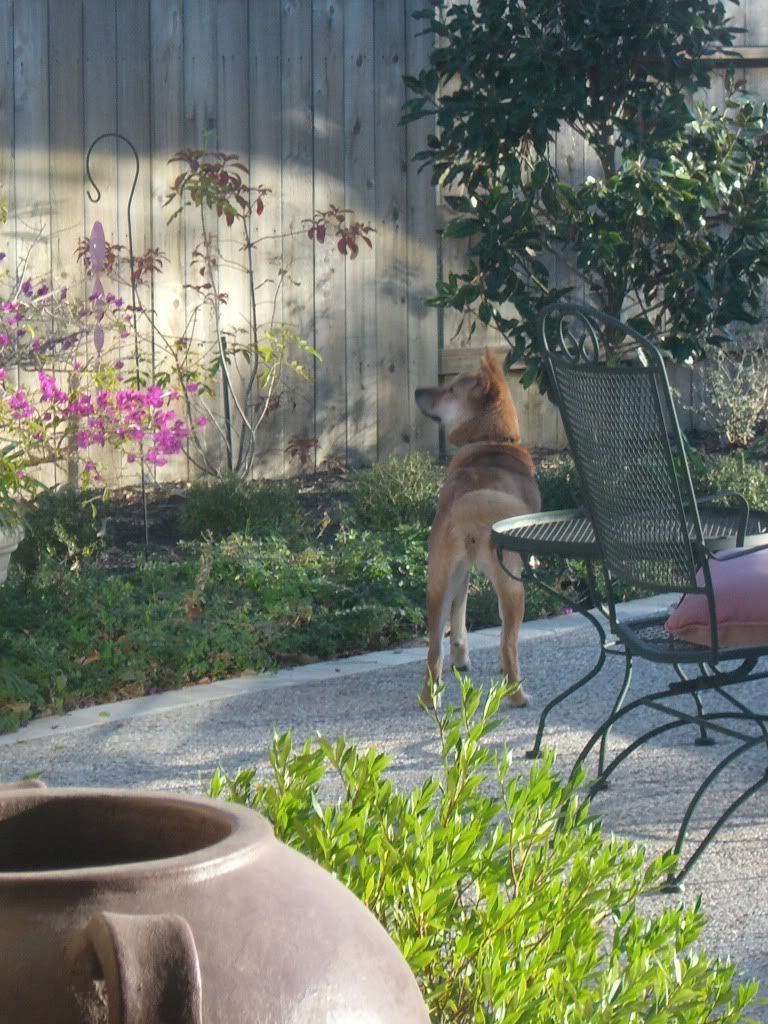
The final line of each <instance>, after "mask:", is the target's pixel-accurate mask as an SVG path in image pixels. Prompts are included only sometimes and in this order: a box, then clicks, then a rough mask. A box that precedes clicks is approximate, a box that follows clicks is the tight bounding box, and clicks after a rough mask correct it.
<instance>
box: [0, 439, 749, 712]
mask: <svg viewBox="0 0 768 1024" xmlns="http://www.w3.org/2000/svg"><path fill="white" fill-rule="evenodd" d="M759 441H760V439H758V442H756V444H755V446H754V447H753V448H751V449H747V450H745V451H744V452H740V453H736V454H725V453H717V454H706V453H693V455H692V459H691V465H692V470H693V474H694V484H695V486H696V489H697V491H698V492H699V493H701V494H706V493H713V492H716V491H724V490H738V491H741V492H743V493H744V494H745V495H746V496H747V498H748V500H749V501H750V503H751V504H752V506H753V507H755V508H768V475H766V471H765V461H764V458H765V453H764V450H763V448H762V447H761V444H760V443H759ZM441 472H442V471H441V470H440V467H437V466H435V464H434V463H433V462H432V461H431V460H429V459H428V458H426V457H425V456H421V455H417V456H410V457H408V458H406V459H400V460H392V461H390V462H387V463H384V464H382V465H380V466H377V467H374V468H373V469H370V470H358V471H355V472H354V473H350V474H343V475H336V476H329V475H325V474H322V475H318V476H314V477H307V478H305V479H303V480H302V479H300V480H298V481H288V482H281V483H269V482H265V483H253V482H251V483H248V482H246V481H243V480H238V479H228V480H225V481H222V482H213V483H210V482H207V483H206V482H203V483H200V484H197V485H195V486H194V487H192V488H191V489H188V490H181V489H177V490H175V491H174V492H173V493H171V494H170V495H166V494H164V492H160V493H159V495H158V496H156V498H155V500H154V502H152V504H151V508H152V513H153V516H154V524H153V531H152V536H153V537H154V538H155V539H156V541H157V543H156V544H155V546H154V547H153V548H151V549H150V550H149V551H148V552H146V551H145V550H144V547H143V544H142V543H141V539H142V537H143V526H142V522H141V503H140V501H138V500H136V501H135V502H134V504H133V505H130V504H129V505H127V506H126V505H125V504H124V503H123V504H121V502H120V501H119V500H118V498H117V497H116V498H115V499H113V500H112V501H109V502H108V501H105V500H104V499H103V498H100V497H98V496H91V497H90V498H88V497H85V498H84V497H83V496H78V495H77V494H76V493H75V492H73V491H68V490H66V489H63V490H59V491H44V492H42V493H41V494H40V495H38V498H37V500H36V501H35V503H34V504H33V506H32V507H31V510H30V512H29V513H28V516H27V523H26V527H27V536H26V538H25V540H24V541H23V543H22V545H21V547H20V548H19V550H18V551H17V552H16V553H15V554H14V556H13V559H12V562H11V572H10V575H9V578H8V580H7V582H6V584H5V585H4V586H3V587H0V729H12V728H15V727H16V726H17V725H18V724H19V723H20V722H22V721H24V720H25V719H27V718H29V717H30V716H33V715H40V714H48V713H51V712H60V711H64V710H68V709H71V708H73V707H78V706H81V705H83V704H90V703H98V702H103V701H109V700H113V699H116V698H120V697H134V696H141V695H143V694H146V693H151V692H153V691H155V690H160V689H169V688H173V687H177V686H182V685H188V684H191V683H201V682H205V681H210V680H212V679H215V678H224V677H226V676H228V675H232V674H235V673H241V672H246V671H254V672H259V671H263V670H267V669H273V668H276V667H280V666H284V665H289V664H297V663H307V662H311V661H317V660H320V659H325V658H333V657H341V656H344V655H351V654H359V653H363V652H365V651H369V650H375V649H377V648H380V647H384V646H390V645H397V644H402V643H405V642H409V641H416V642H418V638H420V637H421V636H423V632H424V625H425V623H424V614H425V609H424V593H425V585H426V562H427V540H428V535H429V524H430V522H431V518H432V513H433V509H434V504H435V501H436V497H437V491H438V489H439V483H440V478H441ZM539 480H540V485H541V490H542V495H543V500H544V506H545V508H550V509H551V508H564V507H570V506H573V505H576V504H578V488H577V486H576V481H575V476H574V470H573V464H572V462H571V460H570V459H569V457H568V456H566V455H556V456H551V457H548V458H541V459H539ZM163 516H165V518H163ZM132 517H133V518H132ZM131 531H133V532H131ZM544 570H545V571H546V574H547V578H548V579H549V580H550V582H552V583H553V584H554V585H555V587H556V588H557V589H558V592H559V594H560V595H561V596H560V597H559V598H553V597H549V596H547V595H544V594H542V592H541V591H539V590H537V589H536V588H534V587H529V588H528V592H527V601H526V616H527V617H528V618H539V617H540V616H542V615H548V614H553V613H558V612H561V611H563V610H566V609H568V608H571V607H573V606H574V604H576V603H577V602H578V601H580V600H582V599H583V598H584V597H585V596H586V594H585V590H584V584H583V566H580V565H579V564H578V563H571V564H569V565H564V564H562V563H552V564H551V565H550V564H547V565H546V566H544ZM627 596H628V597H629V596H635V595H630V594H628V595H627ZM468 611H469V614H468V621H469V624H470V627H471V628H480V627H482V626H490V625H497V624H498V610H497V606H496V597H495V594H494V593H493V590H492V588H491V587H490V586H488V585H487V584H486V582H485V581H484V580H483V579H482V578H481V577H479V576H475V577H474V578H473V580H472V584H471V590H470V601H469V609H468Z"/></svg>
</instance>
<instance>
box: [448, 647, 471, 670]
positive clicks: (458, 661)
mask: <svg viewBox="0 0 768 1024" xmlns="http://www.w3.org/2000/svg"><path fill="white" fill-rule="evenodd" d="M451 668H453V669H455V671H456V672H469V670H470V669H471V668H472V659H471V658H470V656H469V652H468V651H464V652H463V654H462V652H461V651H457V652H456V653H455V654H452V655H451Z"/></svg>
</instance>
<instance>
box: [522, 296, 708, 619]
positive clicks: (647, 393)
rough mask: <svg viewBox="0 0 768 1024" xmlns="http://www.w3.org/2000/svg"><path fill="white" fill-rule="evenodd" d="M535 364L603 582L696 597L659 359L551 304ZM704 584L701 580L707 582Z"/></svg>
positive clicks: (620, 327) (610, 325)
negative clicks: (544, 376)
mask: <svg viewBox="0 0 768 1024" xmlns="http://www.w3.org/2000/svg"><path fill="white" fill-rule="evenodd" d="M541 344H542V351H543V357H544V361H545V365H546V368H547V372H548V374H549V378H550V382H551V384H552V387H553V397H554V399H555V400H556V401H557V403H558V405H559V408H560V413H561V416H562V418H563V424H564V426H565V430H566V433H567V436H568V441H569V443H570V446H571V452H572V454H573V458H574V461H575V464H576V469H577V472H578V474H579V479H580V483H581V487H582V492H583V498H584V503H585V506H586V510H587V512H588V514H589V516H590V518H591V519H592V523H593V526H594V529H595V535H596V537H597V541H598V544H599V547H600V552H601V556H602V559H603V563H604V566H605V568H606V570H607V573H606V576H607V584H608V589H609V593H608V598H609V603H610V606H611V612H612V613H613V610H614V605H615V601H614V594H613V586H612V578H613V579H616V580H621V581H622V582H623V583H625V584H626V583H629V584H635V585H638V586H641V587H643V588H645V589H650V590H655V591H667V590H675V591H687V592H699V593H700V592H702V591H704V592H706V588H702V587H701V586H700V585H697V583H696V571H697V569H698V568H700V567H701V565H702V564H703V561H704V559H705V550H704V542H703V537H702V529H701V521H700V519H699V513H698V510H697V506H696V499H695V496H694V492H693V485H692V483H691V477H690V471H689V468H688V462H687V459H686V456H685V448H684V444H683V438H682V434H681V432H680V425H679V423H678V420H677V415H676V413H675V408H674V404H673V402H672V396H671V393H670V389H669V380H668V378H667V373H666V370H665V368H664V362H663V359H662V356H661V353H660V352H659V350H658V349H657V348H656V346H655V345H653V344H651V343H650V342H649V341H648V340H647V339H646V338H644V337H643V336H642V335H641V334H639V333H638V332H637V331H635V330H633V329H632V328H631V327H629V326H628V325H626V324H623V323H621V322H620V321H618V320H616V319H614V318H613V317H610V316H607V315H605V314H603V313H601V312H599V311H598V310H594V309H591V308H589V307H586V306H579V305H576V304H572V303H558V304H556V305H554V306H550V307H548V308H547V309H545V310H544V312H543V314H542V319H541ZM707 575H708V574H707Z"/></svg>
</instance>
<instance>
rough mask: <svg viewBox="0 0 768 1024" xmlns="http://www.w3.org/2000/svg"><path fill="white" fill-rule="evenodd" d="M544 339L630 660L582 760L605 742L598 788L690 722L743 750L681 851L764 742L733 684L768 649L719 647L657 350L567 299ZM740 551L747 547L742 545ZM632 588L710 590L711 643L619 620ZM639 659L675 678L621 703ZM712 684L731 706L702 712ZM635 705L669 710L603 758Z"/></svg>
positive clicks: (651, 621)
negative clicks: (683, 697)
mask: <svg viewBox="0 0 768 1024" xmlns="http://www.w3.org/2000/svg"><path fill="white" fill-rule="evenodd" d="M540 340H541V350H542V355H543V359H544V365H545V368H546V372H547V374H548V376H549V381H550V385H551V389H552V394H553V397H554V399H555V401H556V402H557V403H558V405H559V408H560V413H561V415H562V419H563V424H564V426H565V430H566V434H567V437H568V441H569V444H570V447H571V452H572V455H573V458H574V462H575V464H576V470H577V473H578V477H579V482H580V485H581V492H582V498H583V501H584V506H585V518H586V519H588V521H589V523H590V525H591V527H592V530H593V531H594V541H595V551H596V552H597V557H598V559H599V570H600V571H601V573H602V576H603V579H604V581H605V591H606V595H607V614H608V618H609V623H610V628H611V631H612V633H613V634H614V636H615V637H616V640H617V642H618V644H619V646H620V647H621V646H622V645H623V651H624V654H625V657H626V668H625V674H624V682H623V684H622V688H621V690H620V693H619V697H618V699H617V701H616V703H615V705H614V708H613V710H612V712H611V713H610V714H609V715H608V716H607V718H606V719H605V721H604V722H603V723H602V724H601V725H600V727H599V728H598V729H597V730H596V732H595V733H594V735H593V736H592V738H591V739H590V741H589V743H588V744H587V745H586V747H585V748H584V750H583V751H582V753H581V755H580V757H579V759H578V762H577V766H576V767H578V765H580V764H581V763H582V762H583V761H584V760H585V759H586V757H587V756H588V755H589V753H590V752H591V751H592V750H593V749H594V748H595V747H596V746H598V745H599V747H600V760H599V769H598V770H599V776H598V780H597V782H596V783H595V786H594V787H593V788H599V787H601V786H602V785H604V784H605V783H606V782H607V780H608V778H609V777H610V776H611V775H612V773H613V772H614V770H615V769H616V768H617V767H618V765H619V764H621V763H622V761H623V760H625V759H626V757H627V756H629V755H630V754H631V753H633V752H634V751H635V750H637V749H638V748H639V747H641V746H642V745H643V744H644V743H645V742H648V741H650V740H652V739H653V738H654V737H655V736H657V735H659V734H660V733H662V732H666V731H668V730H669V729H673V728H677V727H678V726H690V725H693V726H694V727H695V729H696V731H697V733H698V739H697V742H699V743H706V744H710V743H712V742H713V739H712V735H711V734H712V733H714V734H719V735H720V736H721V737H724V738H726V740H728V741H731V740H737V741H738V742H739V743H740V744H741V746H740V747H738V748H737V751H736V753H734V752H733V751H730V752H729V753H726V755H725V756H724V757H723V758H722V759H721V760H720V761H719V762H718V765H717V767H716V768H715V769H714V770H712V771H711V772H710V774H709V775H708V776H707V778H706V779H705V782H704V783H703V784H702V785H701V786H698V787H697V788H696V789H695V791H694V795H693V798H692V800H691V803H690V805H689V808H688V810H687V812H686V814H685V816H684V818H683V822H682V824H681V826H680V831H679V834H678V839H677V843H676V845H675V852H676V853H677V854H680V852H681V850H682V848H683V845H684V842H685V835H686V831H687V828H688V824H689V821H690V819H691V816H692V814H693V811H694V810H695V809H697V808H698V807H699V805H700V803H701V800H702V797H703V795H704V794H705V792H706V791H707V789H708V787H709V785H710V784H711V782H713V781H714V780H715V778H716V777H717V776H718V775H719V774H720V772H721V771H722V770H723V769H724V768H725V767H726V766H729V765H731V764H732V763H733V762H734V760H735V757H736V756H737V755H740V754H741V753H742V752H744V751H746V750H749V749H752V747H753V746H754V745H755V744H757V743H760V744H764V745H765V746H766V749H767V750H768V730H766V723H768V714H763V713H761V712H758V711H754V710H752V709H751V708H749V707H747V706H746V705H745V704H744V703H742V702H741V701H740V700H739V699H738V698H737V697H736V696H734V694H733V692H732V687H733V686H734V685H735V684H739V683H743V682H745V681H747V680H754V679H762V678H765V677H766V676H767V675H768V672H766V671H764V669H763V667H762V665H761V662H760V660H759V659H760V658H761V657H762V656H763V655H764V654H767V653H768V645H764V646H760V647H754V648H753V647H749V648H739V649H738V650H736V649H728V648H721V645H720V642H719V636H718V627H717V614H716V594H715V592H714V589H713V586H712V579H711V574H710V556H711V552H709V551H708V550H707V546H706V544H705V542H704V533H703V530H702V519H701V516H702V510H703V508H704V503H705V501H706V499H701V500H699V501H697V498H696V495H695V493H694V489H693V484H692V482H691V475H690V471H689V467H688V461H687V457H686V448H685V443H684V441H683V437H682V433H681V431H680V426H679V423H678V419H677V415H676V412H675V407H674V403H673V401H672V396H671V392H670V387H669V381H668V379H667V373H666V370H665V367H664V359H663V356H662V353H661V352H660V350H659V349H658V348H657V347H656V346H655V345H653V344H652V343H651V342H650V341H648V339H646V338H644V337H643V336H642V335H640V334H639V333H638V332H637V331H635V330H633V329H632V328H631V327H629V326H628V325H626V324H622V323H621V322H620V321H618V320H616V319H614V318H612V317H609V316H606V315H604V314H602V313H600V312H598V311H597V310H593V309H590V308H588V307H585V306H579V305H575V304H570V303H559V304H557V305H555V306H552V307H549V308H548V309H546V310H545V311H544V313H543V315H542V320H541V339H540ZM710 497H711V496H710ZM737 498H738V500H739V503H740V513H739V514H740V518H741V522H742V525H741V526H740V527H739V531H738V536H739V537H740V538H742V539H741V540H740V541H737V544H739V543H743V537H744V524H745V523H746V522H747V520H748V518H749V515H750V513H749V507H748V505H747V503H746V501H745V500H744V499H743V498H741V496H737ZM749 550H754V548H751V549H749ZM744 553H746V552H744ZM736 557H740V555H739V554H738V553H737V554H736ZM627 586H636V587H642V588H643V589H645V590H649V591H653V592H657V593H663V592H667V591H675V592H683V593H688V594H701V595H703V596H704V597H705V599H706V603H707V608H708V610H709V618H710V635H711V638H712V640H711V644H710V645H709V646H706V647H705V646H701V645H697V644H692V643H688V642H686V641H683V640H680V639H679V638H677V637H675V636H673V635H671V634H670V633H668V632H667V630H666V628H665V626H664V623H665V620H666V616H659V615H656V616H654V617H652V618H648V617H646V618H644V619H639V620H636V621H634V622H633V621H624V620H622V619H621V618H620V611H619V608H618V605H619V598H620V596H621V592H622V589H623V588H625V587H627ZM635 656H637V657H642V658H646V659H649V660H652V661H655V662H666V663H668V664H670V665H671V666H672V667H673V669H674V678H673V679H672V680H671V681H670V683H669V685H668V687H667V688H666V689H664V690H659V691H656V692H654V693H651V694H647V695H644V696H643V697H640V698H638V699H636V700H633V701H631V702H630V703H628V704H626V705H624V706H622V704H623V700H624V696H625V695H626V693H627V691H628V688H629V681H630V677H631V672H632V659H633V657H635ZM684 666H685V667H684ZM691 666H693V668H694V670H695V671H694V674H693V676H691V677H690V678H689V675H688V672H687V671H686V668H687V669H688V671H690V667H691ZM577 685H581V683H579V684H577ZM575 688H576V687H572V688H571V690H573V689H575ZM711 690H714V691H717V693H718V694H719V695H720V697H722V699H723V700H725V701H726V703H727V705H728V708H729V710H728V712H727V713H726V714H724V713H723V712H722V710H720V711H718V712H711V713H710V712H707V711H706V710H705V708H704V703H703V700H702V696H701V695H702V693H704V692H705V691H711ZM680 694H689V695H690V696H691V697H692V698H693V702H694V709H693V710H692V711H691V713H690V714H688V713H684V712H681V711H680V704H679V701H677V700H675V701H671V700H669V698H670V697H675V698H677V697H679V696H680ZM665 700H666V703H665ZM553 703H554V702H553ZM639 708H645V709H646V710H649V709H652V710H653V712H654V713H657V712H659V713H661V714H662V716H663V715H664V714H666V715H667V716H668V721H667V722H666V723H665V724H663V725H661V726H659V725H654V726H653V727H650V728H646V729H645V731H644V732H643V733H642V734H641V735H640V736H638V737H637V738H635V739H633V740H632V741H631V742H628V743H627V745H626V746H625V747H624V749H623V750H622V751H621V752H620V753H618V754H616V755H614V756H613V757H612V759H610V760H609V761H608V762H607V763H606V760H605V752H606V743H607V740H608V735H609V732H610V730H611V729H612V727H613V726H614V725H615V724H616V723H617V722H618V721H619V720H620V719H624V718H625V717H627V716H629V715H630V714H632V713H633V712H634V711H636V710H637V709H639ZM575 770H576V769H574V771H575ZM767 780H768V772H763V775H762V777H761V779H760V780H758V781H757V782H751V783H750V784H749V785H748V786H746V787H745V789H744V790H741V791H740V792H739V794H738V796H737V797H736V798H735V799H734V800H733V801H732V803H731V804H729V806H728V808H727V809H726V810H725V811H724V812H723V813H722V814H720V816H719V817H718V818H717V819H716V821H715V824H714V825H713V826H712V828H711V829H710V830H709V832H708V833H707V835H706V837H705V839H704V840H703V841H702V842H701V843H700V844H699V845H698V846H697V847H696V849H695V850H694V851H693V853H691V854H690V856H689V857H688V859H687V861H686V862H685V863H684V864H683V866H682V867H681V868H680V869H679V870H678V871H677V872H676V873H675V874H674V876H671V877H670V880H669V881H670V888H672V887H675V886H677V885H679V883H680V881H681V879H682V878H683V877H684V876H685V874H687V872H688V871H689V870H690V868H691V866H692V865H693V863H694V862H695V861H696V859H697V858H698V857H699V855H700V854H701V852H702V851H703V850H704V849H705V848H706V846H707V845H708V843H709V842H710V841H711V840H712V838H714V836H715V834H716V833H717V831H718V830H719V829H720V828H721V827H722V825H723V824H724V823H725V822H726V821H727V819H728V817H729V816H730V815H731V814H732V813H733V812H734V811H735V810H736V808H737V807H738V806H739V805H740V804H741V803H742V802H743V801H744V799H746V797H747V796H751V795H752V793H753V792H756V791H757V789H758V788H759V787H760V786H762V784H763V783H764V782H765V781H767Z"/></svg>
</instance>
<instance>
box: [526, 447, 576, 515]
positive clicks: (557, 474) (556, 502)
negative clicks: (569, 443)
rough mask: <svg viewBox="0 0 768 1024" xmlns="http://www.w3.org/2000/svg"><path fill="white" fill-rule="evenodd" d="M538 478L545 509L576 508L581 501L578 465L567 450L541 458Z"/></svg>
mask: <svg viewBox="0 0 768 1024" xmlns="http://www.w3.org/2000/svg"><path fill="white" fill-rule="evenodd" d="M536 479H537V481H538V484H539V490H540V491H541V507H542V509H544V511H546V512H551V511H553V510H555V509H559V508H575V507H576V506H577V505H578V504H579V503H580V500H581V499H580V496H579V483H578V480H577V478H576V467H575V466H574V464H573V459H572V458H571V456H570V455H569V454H568V453H567V452H563V453H561V454H558V455H547V456H545V457H544V458H543V459H539V460H538V461H537V464H536Z"/></svg>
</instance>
